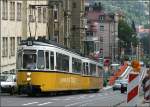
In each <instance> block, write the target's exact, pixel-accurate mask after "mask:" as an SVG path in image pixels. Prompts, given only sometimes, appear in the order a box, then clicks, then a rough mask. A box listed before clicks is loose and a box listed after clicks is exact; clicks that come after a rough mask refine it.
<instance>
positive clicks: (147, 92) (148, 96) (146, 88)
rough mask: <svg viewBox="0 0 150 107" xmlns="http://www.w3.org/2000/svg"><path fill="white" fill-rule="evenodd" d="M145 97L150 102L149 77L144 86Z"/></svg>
mask: <svg viewBox="0 0 150 107" xmlns="http://www.w3.org/2000/svg"><path fill="white" fill-rule="evenodd" d="M144 99H145V101H146V102H147V101H149V102H150V80H149V79H147V81H146V82H145V86H144Z"/></svg>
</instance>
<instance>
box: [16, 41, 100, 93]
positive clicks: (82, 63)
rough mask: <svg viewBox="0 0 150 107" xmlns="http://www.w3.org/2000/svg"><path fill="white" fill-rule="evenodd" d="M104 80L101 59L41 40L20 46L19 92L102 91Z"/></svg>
mask: <svg viewBox="0 0 150 107" xmlns="http://www.w3.org/2000/svg"><path fill="white" fill-rule="evenodd" d="M102 81H103V79H102V66H100V64H99V63H98V62H96V61H94V60H91V59H89V58H86V57H82V56H81V55H79V54H77V53H75V52H72V51H70V50H68V49H65V48H62V47H60V46H57V45H54V44H51V43H50V42H48V41H44V42H43V41H40V40H39V41H38V40H36V41H35V40H34V41H23V42H22V43H21V44H20V46H19V47H18V51H17V85H18V91H19V93H24V94H28V95H30V94H33V93H34V94H36V93H41V92H59V91H76V90H79V91H81V90H83V91H84V90H85V91H86V90H93V91H99V89H101V88H102V86H103V82H102Z"/></svg>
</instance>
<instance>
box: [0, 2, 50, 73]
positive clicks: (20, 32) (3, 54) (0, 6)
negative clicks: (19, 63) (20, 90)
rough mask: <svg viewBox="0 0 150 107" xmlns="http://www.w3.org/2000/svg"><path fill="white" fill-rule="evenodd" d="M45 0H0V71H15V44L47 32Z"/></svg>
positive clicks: (44, 34)
mask: <svg viewBox="0 0 150 107" xmlns="http://www.w3.org/2000/svg"><path fill="white" fill-rule="evenodd" d="M46 4H47V1H46V0H45V1H43V0H41V1H39V0H38V1H36V0H34V1H30V0H29V1H26V0H22V1H21V0H20V1H19V0H12V1H11V0H0V72H1V73H2V72H8V73H10V72H15V69H16V52H17V45H18V44H19V42H20V41H21V40H22V39H26V38H27V37H29V36H34V37H36V38H37V37H39V36H46V34H47V6H42V5H46Z"/></svg>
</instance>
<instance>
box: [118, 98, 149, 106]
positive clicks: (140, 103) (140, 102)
mask: <svg viewBox="0 0 150 107" xmlns="http://www.w3.org/2000/svg"><path fill="white" fill-rule="evenodd" d="M143 101H144V99H143V95H142V96H139V101H138V104H137V107H150V103H148V102H146V103H143ZM118 107H127V104H126V101H124V102H123V103H121V104H120V105H118Z"/></svg>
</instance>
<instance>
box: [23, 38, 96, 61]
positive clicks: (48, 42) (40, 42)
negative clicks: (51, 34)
mask: <svg viewBox="0 0 150 107" xmlns="http://www.w3.org/2000/svg"><path fill="white" fill-rule="evenodd" d="M29 41H30V42H32V45H44V46H50V45H51V46H56V47H58V48H62V49H64V50H66V51H70V52H73V53H74V54H78V55H80V56H81V57H82V58H83V59H84V60H92V61H94V62H97V61H96V60H94V59H91V58H89V57H85V55H84V54H82V53H81V52H79V51H77V50H75V49H70V48H67V47H64V46H63V45H61V44H59V43H57V42H55V41H52V40H47V39H43V38H40V39H37V40H35V39H34V38H28V39H27V40H22V41H21V43H20V45H28V42H29ZM29 46H31V45H29Z"/></svg>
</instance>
